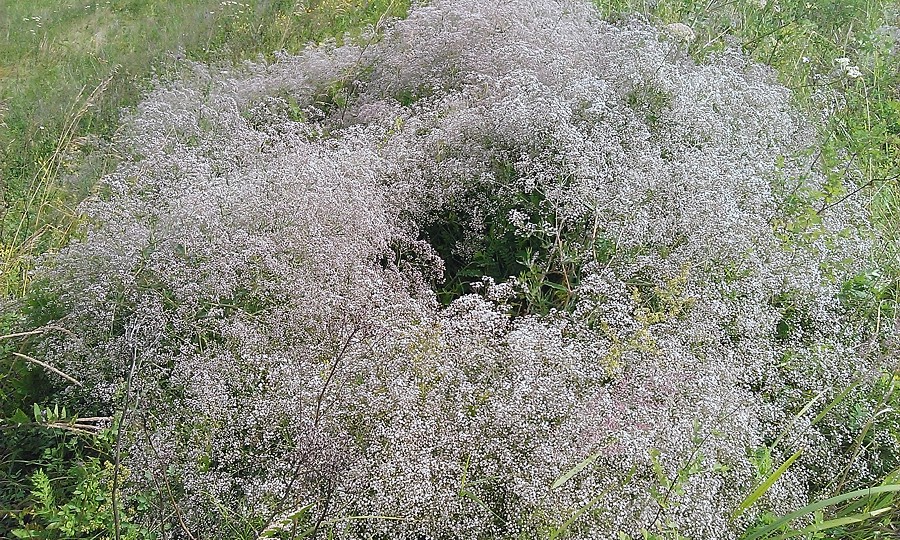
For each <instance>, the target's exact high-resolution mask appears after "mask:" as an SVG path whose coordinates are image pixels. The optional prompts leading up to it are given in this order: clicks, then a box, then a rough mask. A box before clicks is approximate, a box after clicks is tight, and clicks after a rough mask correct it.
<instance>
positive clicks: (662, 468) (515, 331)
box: [40, 0, 880, 539]
mask: <svg viewBox="0 0 900 540" xmlns="http://www.w3.org/2000/svg"><path fill="white" fill-rule="evenodd" d="M670 49H671V46H670V44H669V43H667V38H666V36H665V35H664V34H661V33H660V31H659V30H657V29H654V28H651V27H649V26H647V25H646V24H643V23H637V22H635V23H628V24H624V25H620V26H613V25H610V24H607V23H605V22H603V21H601V20H600V18H599V16H598V14H597V13H596V12H595V10H594V9H593V8H592V7H591V6H590V5H589V4H588V3H587V2H579V1H574V0H562V1H551V0H510V1H507V2H501V3H495V2H488V3H485V2H479V1H476V0H455V1H449V0H435V1H433V2H429V3H428V5H423V6H420V7H418V8H416V9H414V10H413V11H412V12H411V14H410V16H409V17H408V18H407V19H406V20H403V21H397V22H395V23H392V24H391V25H389V26H388V27H387V28H386V30H385V31H384V33H383V34H380V35H372V36H369V37H368V38H366V42H365V43H362V44H357V45H352V44H348V45H344V46H342V47H335V46H333V45H324V46H322V47H318V48H311V49H309V50H307V51H306V52H304V53H302V54H300V55H299V56H291V57H288V56H286V57H284V58H281V59H280V60H279V61H277V62H275V63H274V64H272V65H265V66H260V65H253V66H247V67H246V68H244V69H242V70H239V71H235V72H233V73H230V74H226V75H222V74H221V73H220V72H218V71H215V72H212V71H208V70H206V69H203V68H201V67H197V69H196V70H195V72H194V73H192V74H190V75H189V76H185V77H184V78H183V80H182V81H180V82H178V83H176V84H174V85H170V86H168V87H164V88H159V89H157V90H156V91H154V92H153V93H152V94H150V95H149V96H148V97H147V99H146V100H145V101H144V102H143V103H142V104H141V105H140V106H139V107H138V108H137V110H136V111H134V112H133V114H131V115H130V117H129V118H128V120H127V123H126V126H125V129H124V130H123V131H122V134H121V136H120V139H119V140H118V141H117V142H118V148H119V150H120V152H121V154H122V155H123V156H124V158H123V161H122V163H121V165H120V166H119V168H118V170H117V171H116V172H115V173H114V174H112V175H111V176H109V177H108V178H106V179H105V180H104V182H103V191H102V193H101V194H99V195H98V196H97V197H96V198H95V199H93V200H91V201H90V202H89V203H88V204H86V206H85V213H86V214H87V216H88V223H89V225H88V226H86V228H85V230H84V236H83V240H81V241H79V242H77V243H74V244H73V245H71V246H69V247H68V248H67V249H66V250H64V251H63V252H61V253H59V254H57V255H55V256H52V257H50V258H48V259H46V260H45V262H44V265H43V266H42V269H41V270H40V273H41V276H40V277H41V278H42V279H43V283H44V288H43V290H42V291H41V299H42V302H43V304H44V305H45V312H46V313H50V314H51V318H52V320H53V324H54V327H57V328H66V329H67V330H68V332H60V333H59V334H58V335H55V336H51V337H50V338H48V340H47V341H46V342H45V343H44V347H45V351H44V352H45V354H46V355H47V356H48V357H50V358H51V359H52V361H53V362H54V364H57V365H59V366H60V367H62V368H63V369H65V370H66V371H68V372H70V373H72V374H74V375H77V377H78V378H79V379H80V380H81V381H82V382H83V383H84V385H85V386H84V392H85V393H84V394H82V397H83V398H85V399H87V400H91V402H92V403H95V404H97V405H96V406H97V407H100V408H103V409H104V410H105V411H106V412H110V411H111V410H113V408H115V407H117V406H119V405H120V404H121V403H122V401H123V398H124V397H125V396H124V394H123V392H124V388H125V382H126V380H128V378H129V376H130V374H133V376H132V377H131V378H132V381H131V387H130V392H129V393H128V395H127V397H128V407H129V414H128V416H127V417H126V418H127V424H126V432H127V433H128V437H129V438H128V442H129V453H128V455H129V458H128V463H127V465H128V466H129V467H131V468H132V470H135V471H139V474H132V478H133V479H137V480H135V482H136V483H137V484H136V485H135V486H134V487H135V489H138V488H145V489H150V490H152V491H157V492H159V493H160V497H158V499H154V500H156V502H155V503H154V505H156V506H154V507H153V509H151V510H149V511H147V512H145V513H144V514H143V515H142V519H144V520H145V521H146V522H147V523H148V524H149V525H151V526H159V527H160V530H165V531H167V533H166V534H171V535H172V536H173V537H181V534H182V533H181V531H182V530H183V529H184V528H187V529H188V530H192V531H195V532H201V533H202V536H204V537H225V536H227V535H230V534H234V531H235V530H246V528H247V527H250V528H252V529H254V530H255V531H256V532H259V531H262V530H263V529H266V528H268V530H269V531H273V530H275V529H277V528H278V527H280V526H281V524H282V523H291V520H295V521H299V522H300V523H299V525H297V526H299V527H302V529H301V530H307V528H310V527H311V528H313V529H318V530H324V529H328V530H330V531H332V532H333V534H334V537H337V538H372V537H390V538H476V537H478V538H512V537H536V536H540V535H542V534H547V533H549V531H551V530H553V528H554V527H558V526H560V525H561V524H562V523H564V522H566V521H567V520H568V519H569V518H570V517H572V516H573V515H575V513H576V512H579V511H580V509H584V511H583V512H581V513H580V514H579V517H578V519H577V520H574V521H573V522H572V523H571V525H570V531H571V532H573V533H574V534H575V535H576V537H578V538H612V537H616V533H617V532H623V533H628V534H638V533H639V531H640V530H641V529H642V528H644V529H648V530H678V531H680V533H681V534H684V535H687V536H689V537H691V538H696V539H704V538H705V539H722V538H734V537H736V536H737V535H738V534H739V532H740V530H741V528H742V527H745V526H747V524H748V523H750V522H751V521H752V520H753V519H754V518H755V516H757V515H759V513H760V512H761V511H766V510H768V511H776V512H778V511H785V510H787V509H789V508H792V507H794V506H795V505H799V504H803V503H804V502H805V501H808V500H809V499H810V498H811V497H815V496H817V495H818V491H817V490H818V489H820V488H821V487H822V486H823V485H824V483H826V482H827V480H828V476H827V474H828V472H829V471H830V470H835V469H840V468H841V467H842V466H843V461H841V460H842V455H841V453H842V448H844V447H846V445H847V444H848V440H850V439H852V437H853V436H854V433H853V432H851V431H850V430H851V428H850V427H847V426H843V425H842V424H841V423H840V422H834V421H831V420H826V421H823V422H820V423H818V424H815V425H813V424H812V420H813V418H814V417H815V415H816V414H818V412H819V411H821V410H822V409H823V407H824V406H825V405H827V404H828V403H829V402H830V400H831V399H832V398H833V397H834V396H836V395H837V394H838V393H840V392H841V391H842V390H843V389H844V388H847V387H848V386H850V385H857V387H859V388H862V387H864V386H865V384H864V383H863V384H860V383H859V381H860V380H861V378H862V379H863V380H864V379H865V377H867V376H869V375H871V374H872V373H876V372H877V369H878V367H879V366H877V365H875V363H873V362H872V361H870V360H868V359H867V357H864V356H863V355H861V353H860V352H859V350H858V349H857V348H856V346H857V345H858V344H859V341H860V340H861V339H862V337H863V336H862V335H861V332H860V331H859V330H857V329H856V328H857V326H856V325H854V324H852V320H851V319H850V318H849V316H848V315H847V314H846V313H845V310H844V309H843V307H842V305H841V303H840V301H839V297H840V292H841V287H842V285H843V284H844V282H845V281H847V279H849V278H850V277H852V276H854V275H856V274H858V273H859V272H860V271H862V270H863V269H865V267H866V264H867V257H868V252H869V249H870V245H869V242H868V240H867V234H868V233H867V230H868V229H867V217H866V214H865V212H864V211H863V209H862V208H861V207H860V206H859V205H858V204H857V202H856V201H855V200H854V199H853V198H852V197H850V198H847V199H846V200H845V201H843V202H842V203H841V204H840V205H835V206H829V205H827V204H825V203H824V202H823V201H822V200H821V198H819V197H817V195H816V194H817V193H819V192H822V191H824V190H825V187H824V185H825V179H824V177H823V176H822V175H821V174H819V173H818V172H817V169H816V163H815V155H814V153H813V152H812V151H811V144H812V137H811V130H810V129H809V128H808V127H807V126H806V125H805V124H804V122H803V121H802V120H801V119H800V118H799V117H798V116H797V115H796V114H795V113H794V112H793V111H792V110H791V108H790V106H789V97H790V96H789V94H788V91H787V90H785V89H784V88H782V87H780V86H779V85H777V84H776V83H775V82H774V80H773V78H772V77H771V75H770V74H769V73H768V71H767V70H765V69H764V68H761V67H759V66H756V65H752V64H749V63H747V62H746V61H745V60H743V59H742V58H741V57H740V56H739V55H737V54H726V55H723V56H721V57H719V58H717V59H714V60H713V61H711V62H709V63H707V64H704V65H696V64H694V63H693V62H691V61H690V60H689V59H688V58H686V57H684V56H678V57H673V56H672V55H670V54H668V52H669V51H670ZM846 189H847V192H848V193H849V192H851V191H852V189H853V186H846ZM500 240H502V241H503V242H500ZM498 243H500V246H499V247H498ZM526 248H527V249H526ZM529 257H530V260H524V259H526V258H529ZM507 259H512V260H511V261H510V260H507ZM516 259H518V260H516ZM526 263H527V264H526ZM529 265H530V266H529ZM526 267H527V268H530V269H531V270H528V271H525V270H523V269H524V268H526ZM460 268H462V269H463V270H466V271H471V270H472V269H473V268H474V269H481V270H483V272H482V274H483V275H475V276H469V275H468V274H466V272H464V271H461V270H460ZM529 272H530V273H529ZM454 273H455V275H451V274H454ZM453 277H456V278H458V279H459V280H460V281H464V280H465V279H467V280H468V281H469V282H471V283H474V285H467V284H465V283H464V284H463V289H462V291H461V292H457V294H455V295H451V296H450V297H449V298H448V299H447V302H446V305H442V303H441V302H439V301H438V296H437V295H436V294H435V292H436V290H438V291H439V290H441V288H442V287H443V286H444V285H442V284H443V283H444V282H445V280H449V279H450V278H453ZM482 278H484V279H482ZM466 287H469V288H466ZM467 291H476V292H475V293H469V294H463V293H465V292H467ZM529 291H531V292H529ZM535 291H536V292H535ZM541 291H543V293H542V292H541ZM548 291H549V292H548ZM532 293H534V294H532ZM544 293H546V294H545V297H547V298H550V299H551V301H550V307H549V308H546V309H538V308H537V307H536V306H538V304H537V302H538V300H536V298H538V297H539V296H540V294H544ZM530 294H531V296H529V295H530ZM816 396H819V400H818V404H819V405H817V406H813V407H808V408H806V409H804V406H805V405H806V404H807V403H808V402H809V401H810V400H811V399H812V398H814V397H816ZM75 397H76V396H73V398H75ZM839 409H840V407H835V409H834V411H835V412H834V413H833V414H837V411H838V410H839ZM801 411H802V413H803V414H801V415H800V417H799V418H795V416H796V415H797V414H798V413H800V412H801ZM829 418H830V417H829ZM826 426H827V428H826ZM783 430H787V432H788V435H787V436H784V437H780V436H779V435H780V434H781V433H782V431H783ZM775 443H777V444H775ZM766 446H773V448H772V452H773V455H774V456H775V459H776V462H777V459H779V458H781V459H783V458H784V457H786V456H788V455H790V454H792V453H793V452H794V451H795V450H797V449H798V448H805V449H806V452H805V453H804V456H803V457H802V458H801V459H800V460H798V461H797V462H796V463H795V464H794V465H793V466H792V467H791V469H789V470H788V472H787V473H786V474H784V475H783V476H782V478H781V479H780V480H779V481H778V482H777V483H776V484H775V485H774V486H773V487H772V488H771V489H770V490H769V492H768V494H767V496H766V497H764V498H763V499H762V500H760V501H759V502H758V503H757V505H755V506H754V507H753V508H752V509H751V510H750V511H749V512H747V513H746V514H745V515H743V516H742V517H741V518H740V519H738V520H735V521H732V520H731V519H730V516H731V512H732V510H733V509H734V508H736V506H737V505H738V504H739V503H740V501H741V499H742V497H743V496H744V495H746V494H747V493H748V492H749V490H750V489H752V486H753V483H754V481H755V480H756V479H757V477H758V475H759V474H763V473H762V472H760V471H759V470H758V468H757V467H755V466H754V463H756V462H755V461H754V455H756V454H757V453H758V450H760V449H761V448H764V447H766ZM872 451H873V452H874V451H875V448H874V447H873V448H872ZM867 456H868V455H864V456H863V458H861V459H859V460H857V461H856V462H854V465H853V467H854V468H853V471H852V472H853V475H854V476H855V477H856V478H858V479H859V480H860V481H861V482H863V481H866V480H867V479H869V478H871V477H874V476H875V475H877V474H878V473H879V472H880V469H879V462H876V461H873V460H870V461H867V460H866V459H865V458H866V457H867ZM585 460H587V461H585ZM578 463H583V464H584V467H583V468H581V469H580V470H579V471H577V474H572V475H571V477H570V478H569V479H568V480H567V481H565V482H557V485H556V486H555V488H551V487H552V486H553V485H554V480H556V479H557V478H560V477H561V476H562V475H563V474H564V473H565V472H566V471H567V470H570V469H572V467H574V466H575V465H576V464H578ZM140 479H144V480H140ZM140 482H144V484H140ZM362 516H369V517H368V518H362ZM164 524H165V527H163V525H164ZM285 526H288V527H290V525H285Z"/></svg>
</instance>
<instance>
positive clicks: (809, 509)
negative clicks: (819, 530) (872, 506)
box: [746, 484, 900, 540]
mask: <svg viewBox="0 0 900 540" xmlns="http://www.w3.org/2000/svg"><path fill="white" fill-rule="evenodd" d="M894 492H900V484H889V485H886V486H877V487H873V488H866V489H857V490H856V491H850V492H848V493H843V494H841V495H836V496H834V497H831V498H828V499H823V500H821V501H816V502H814V503H812V504H808V505H806V506H804V507H803V508H801V509H799V510H797V511H796V512H791V513H790V514H788V515H786V516H784V517H783V518H781V519H779V520H778V521H776V522H774V523H772V524H771V525H768V526H766V527H763V528H762V529H759V530H757V531H756V532H753V533H751V534H749V535H748V536H747V537H746V540H757V539H759V538H764V537H767V536H769V535H770V534H771V533H773V532H774V531H777V530H778V529H780V528H782V527H784V526H785V525H787V524H789V523H790V522H792V521H794V520H795V519H797V518H799V517H802V516H805V515H807V514H812V513H813V512H816V511H818V510H821V509H823V508H826V507H828V506H833V505H836V504H840V503H842V502H844V501H848V500H850V499H855V498H857V497H866V496H870V495H878V494H880V493H894Z"/></svg>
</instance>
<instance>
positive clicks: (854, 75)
mask: <svg viewBox="0 0 900 540" xmlns="http://www.w3.org/2000/svg"><path fill="white" fill-rule="evenodd" d="M847 76H848V77H850V78H851V79H858V78H860V77H862V72H860V71H859V67H858V66H850V67H848V68H847Z"/></svg>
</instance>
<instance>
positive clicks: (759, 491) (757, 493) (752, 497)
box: [731, 449, 803, 519]
mask: <svg viewBox="0 0 900 540" xmlns="http://www.w3.org/2000/svg"><path fill="white" fill-rule="evenodd" d="M802 453H803V449H800V450H797V451H796V452H794V455H792V456H791V457H789V458H788V459H787V461H785V462H784V463H782V464H781V467H778V468H777V469H776V470H775V472H773V473H772V474H771V475H769V477H768V478H766V480H765V481H764V482H763V483H762V484H760V485H759V486H758V487H757V488H756V489H755V490H753V492H752V493H750V494H749V495H747V497H746V498H745V499H744V500H743V501H742V502H741V504H740V506H738V507H737V509H736V510H735V511H734V513H732V514H731V519H737V518H738V517H740V516H741V514H743V513H744V512H746V511H747V509H749V508H750V507H751V506H753V504H754V503H755V502H756V501H757V499H759V498H760V497H762V496H763V495H764V494H765V493H766V491H768V490H769V488H770V487H772V484H774V483H775V482H776V481H777V480H778V479H779V478H781V475H782V474H784V473H785V471H787V470H788V467H790V466H791V464H792V463H794V461H796V460H797V458H798V457H800V454H802Z"/></svg>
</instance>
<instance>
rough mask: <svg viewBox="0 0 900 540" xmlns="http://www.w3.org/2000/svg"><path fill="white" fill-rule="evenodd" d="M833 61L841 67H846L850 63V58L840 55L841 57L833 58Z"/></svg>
mask: <svg viewBox="0 0 900 540" xmlns="http://www.w3.org/2000/svg"><path fill="white" fill-rule="evenodd" d="M834 63H835V64H836V65H838V66H841V67H842V68H846V67H847V66H849V65H850V59H849V58H847V57H846V56H842V57H841V58H835V59H834Z"/></svg>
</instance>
